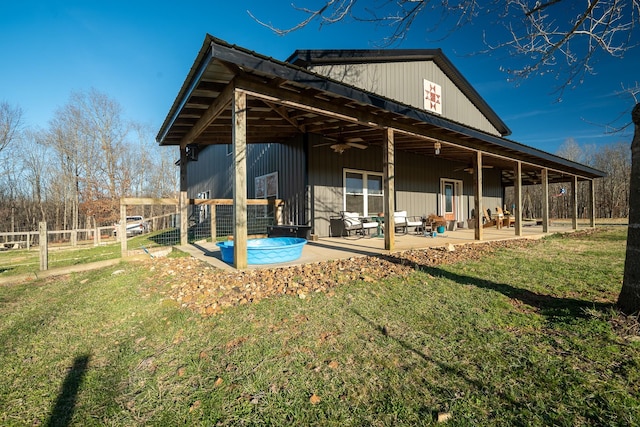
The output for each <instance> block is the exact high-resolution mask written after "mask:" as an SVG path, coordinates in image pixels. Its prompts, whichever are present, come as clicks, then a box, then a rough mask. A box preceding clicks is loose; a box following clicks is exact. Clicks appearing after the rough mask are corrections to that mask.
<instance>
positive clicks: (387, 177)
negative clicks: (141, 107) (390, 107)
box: [382, 128, 396, 251]
mask: <svg viewBox="0 0 640 427" xmlns="http://www.w3.org/2000/svg"><path fill="white" fill-rule="evenodd" d="M382 174H383V178H382V179H383V180H384V248H385V249H386V250H388V251H392V250H393V248H394V245H395V230H396V227H395V224H394V221H393V212H394V209H395V204H396V202H395V147H394V143H393V129H389V128H387V129H384V135H383V148H382Z"/></svg>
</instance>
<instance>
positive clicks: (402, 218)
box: [393, 211, 423, 234]
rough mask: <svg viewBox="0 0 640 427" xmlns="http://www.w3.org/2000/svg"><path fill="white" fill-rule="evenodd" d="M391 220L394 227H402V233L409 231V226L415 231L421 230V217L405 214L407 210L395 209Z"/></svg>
mask: <svg viewBox="0 0 640 427" xmlns="http://www.w3.org/2000/svg"><path fill="white" fill-rule="evenodd" d="M393 222H394V225H395V227H396V228H402V229H403V231H404V234H407V233H408V232H409V227H413V229H414V231H415V233H419V232H420V231H422V227H423V223H422V218H421V217H417V216H411V217H408V216H407V211H396V212H394V213H393Z"/></svg>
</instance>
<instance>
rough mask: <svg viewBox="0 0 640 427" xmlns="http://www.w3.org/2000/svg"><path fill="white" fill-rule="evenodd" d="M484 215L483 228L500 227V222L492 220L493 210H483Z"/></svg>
mask: <svg viewBox="0 0 640 427" xmlns="http://www.w3.org/2000/svg"><path fill="white" fill-rule="evenodd" d="M482 214H483V215H484V224H482V228H489V227H493V226H494V225H495V226H496V227H498V221H496V220H495V219H491V209H487V210H486V211H485V210H483V211H482Z"/></svg>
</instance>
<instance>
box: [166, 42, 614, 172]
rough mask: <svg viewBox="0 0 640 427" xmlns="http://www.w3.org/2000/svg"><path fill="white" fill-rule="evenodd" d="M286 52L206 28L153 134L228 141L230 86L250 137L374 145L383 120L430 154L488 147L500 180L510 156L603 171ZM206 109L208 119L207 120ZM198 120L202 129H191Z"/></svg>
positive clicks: (455, 156)
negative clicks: (239, 93)
mask: <svg viewBox="0 0 640 427" xmlns="http://www.w3.org/2000/svg"><path fill="white" fill-rule="evenodd" d="M297 52H298V55H299V54H300V52H309V51H297ZM319 52H321V51H319ZM324 52H330V51H324ZM350 52H351V54H352V55H353V54H354V52H362V53H364V52H372V51H350ZM420 52H422V54H423V55H427V54H426V53H425V52H431V53H433V52H437V51H424V50H423V51H420ZM396 53H397V52H396ZM400 56H402V55H400ZM418 56H419V55H413V56H412V57H414V58H416V57H418ZM309 57H311V58H313V57H314V55H309ZM397 57H399V56H397ZM435 57H439V55H437V54H436V55H435V56H434V58H435ZM442 58H444V56H442ZM442 58H440V59H439V61H442ZM290 59H291V61H292V62H291V63H288V62H281V61H278V60H276V59H273V58H270V57H266V56H264V55H261V54H258V53H256V52H252V51H250V50H247V49H244V48H242V47H238V46H235V45H231V44H229V43H227V42H225V41H223V40H220V39H217V38H215V37H213V36H211V35H207V36H206V37H205V40H204V43H203V45H202V48H201V50H200V52H199V53H198V56H197V57H196V60H195V61H194V64H193V66H192V67H191V70H190V71H189V73H188V75H187V78H186V79H185V81H184V83H183V85H182V88H181V89H180V92H179V93H178V96H177V97H176V99H175V101H174V103H173V105H172V107H171V109H170V110H169V113H168V114H167V117H166V119H165V121H164V123H163V125H162V127H161V128H160V131H159V133H158V136H157V141H158V142H159V143H160V144H161V145H183V146H184V145H186V144H200V145H208V144H228V143H230V142H231V137H232V128H233V124H232V120H231V118H232V112H231V106H230V102H228V101H229V99H230V98H228V99H227V98H225V96H227V97H228V96H229V89H230V88H233V87H236V88H238V89H240V90H244V91H246V93H247V94H248V96H247V109H248V110H249V114H248V119H247V120H248V122H247V142H248V143H256V142H284V141H289V140H291V138H293V137H295V136H297V135H300V134H301V133H317V134H320V135H323V136H325V137H330V138H337V137H340V136H343V137H358V138H360V139H362V140H363V141H364V143H365V144H369V145H376V144H381V143H382V131H381V130H382V129H383V128H385V127H389V128H393V129H396V130H397V132H396V136H395V144H396V149H397V150H406V151H410V152H415V153H417V154H422V155H433V143H434V141H441V142H442V145H443V147H442V150H441V154H440V155H439V156H440V157H442V158H446V159H449V160H453V161H458V162H461V163H463V164H469V163H470V162H471V158H472V156H473V153H474V152H475V150H480V151H482V152H483V153H484V154H486V156H485V160H484V162H485V164H487V165H491V166H494V167H499V168H500V169H501V170H503V180H505V181H509V180H510V179H512V176H513V166H514V161H515V160H518V161H520V162H522V165H523V173H524V178H523V179H524V181H525V182H529V183H532V182H535V181H536V180H537V179H539V172H540V168H542V167H544V168H548V169H549V171H550V173H549V177H550V181H551V182H554V181H563V180H564V181H566V180H567V178H568V176H570V175H576V176H578V177H579V178H582V179H585V178H586V179H590V178H597V177H601V176H604V173H603V172H601V171H598V170H595V169H593V168H591V167H589V166H585V165H582V164H579V163H576V162H572V161H570V160H566V159H563V158H561V157H558V156H555V155H553V154H549V153H546V152H544V151H541V150H538V149H536V148H533V147H529V146H526V145H524V144H520V143H518V142H515V141H511V140H508V139H505V138H502V137H499V136H495V135H491V134H488V133H486V132H483V131H480V130H477V129H473V128H470V127H468V126H465V125H464V124H461V123H457V122H455V121H452V120H448V119H446V118H444V117H440V116H437V115H435V114H430V113H428V112H426V111H424V110H420V109H417V108H415V107H412V106H408V105H405V104H402V103H399V102H397V101H393V100H390V99H387V98H385V97H383V96H380V95H378V94H375V93H372V92H367V91H365V90H362V89H359V88H356V87H354V86H350V85H346V84H344V83H341V82H338V81H335V80H332V79H329V78H327V77H326V76H322V75H319V74H315V73H313V72H310V71H309V70H307V69H305V68H303V67H301V66H299V65H296V64H303V63H301V62H300V60H299V59H296V58H294V56H292V57H290ZM457 74H459V73H457ZM460 77H462V76H460ZM467 84H468V83H467ZM473 92H475V91H473ZM225 99H227V100H226V101H225ZM214 107H215V108H214ZM212 109H215V110H216V111H214V112H213V113H212V112H211V110H212ZM208 115H212V116H211V120H206V119H207V117H208ZM197 127H201V128H202V131H201V132H196V133H195V134H194V133H193V129H194V128H197Z"/></svg>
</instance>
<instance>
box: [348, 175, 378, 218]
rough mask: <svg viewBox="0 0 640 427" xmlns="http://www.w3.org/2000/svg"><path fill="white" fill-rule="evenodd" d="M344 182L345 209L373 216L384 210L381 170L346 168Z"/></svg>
mask: <svg viewBox="0 0 640 427" xmlns="http://www.w3.org/2000/svg"><path fill="white" fill-rule="evenodd" d="M342 182H343V186H344V187H343V194H344V203H343V207H344V210H345V211H347V212H358V213H359V214H360V215H362V216H372V215H377V214H378V213H379V212H382V211H383V210H384V189H383V186H382V182H383V181H382V174H381V173H380V172H369V171H361V170H355V169H344V170H343V177H342Z"/></svg>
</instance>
